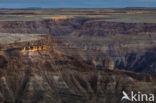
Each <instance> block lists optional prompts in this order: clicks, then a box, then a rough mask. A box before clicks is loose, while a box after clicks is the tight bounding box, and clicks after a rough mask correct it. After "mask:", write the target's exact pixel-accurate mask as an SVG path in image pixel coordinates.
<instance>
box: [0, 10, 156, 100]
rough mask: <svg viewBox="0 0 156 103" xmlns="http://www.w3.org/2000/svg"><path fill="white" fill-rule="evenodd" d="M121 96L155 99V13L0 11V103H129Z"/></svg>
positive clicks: (126, 11) (125, 11)
mask: <svg viewBox="0 0 156 103" xmlns="http://www.w3.org/2000/svg"><path fill="white" fill-rule="evenodd" d="M122 91H126V92H127V93H130V92H131V91H135V92H138V91H140V92H141V93H152V94H156V9H155V8H124V9H1V10H0V103H120V102H121V103H123V102H124V103H129V101H127V100H125V101H121V98H122V96H123V94H122ZM132 103H133V102H132ZM147 103H150V102H148V101H147Z"/></svg>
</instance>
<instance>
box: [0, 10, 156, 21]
mask: <svg viewBox="0 0 156 103" xmlns="http://www.w3.org/2000/svg"><path fill="white" fill-rule="evenodd" d="M79 17H81V18H101V19H102V20H104V21H112V22H128V23H156V8H121V9H113V8H110V9H50V8H49V9H48V8H47V9H37V8H36V9H0V21H36V20H44V19H57V20H58V19H62V18H63V19H64V18H65V19H67V18H79Z"/></svg>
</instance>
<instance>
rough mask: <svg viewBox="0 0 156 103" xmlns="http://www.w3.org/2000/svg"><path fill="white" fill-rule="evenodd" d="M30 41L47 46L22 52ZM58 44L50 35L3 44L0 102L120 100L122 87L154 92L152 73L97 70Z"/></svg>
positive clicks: (116, 102)
mask: <svg viewBox="0 0 156 103" xmlns="http://www.w3.org/2000/svg"><path fill="white" fill-rule="evenodd" d="M31 44H33V45H38V46H41V45H48V46H50V49H48V50H45V49H43V50H40V51H29V50H27V49H26V50H25V51H22V48H23V47H25V46H29V45H31ZM58 45H62V44H61V43H60V42H58V41H57V40H56V39H53V38H51V37H45V39H42V40H38V41H31V42H23V43H16V44H9V45H2V47H1V48H2V49H1V50H2V51H1V53H0V66H1V68H0V103H56V102H57V103H73V102H74V103H108V102H109V103H120V102H121V97H122V91H123V90H124V91H126V92H127V93H130V91H136V92H137V91H140V92H142V93H146V92H147V91H149V93H155V90H156V87H155V86H156V85H155V79H156V77H154V76H150V75H142V74H136V73H131V72H124V71H112V70H108V69H100V68H99V69H97V68H96V67H95V66H94V64H88V63H86V62H85V61H82V60H78V59H76V58H73V57H70V56H67V55H66V53H64V52H62V51H60V50H59V49H57V48H56V46H58ZM68 50H69V49H68ZM106 61H107V60H106ZM107 62H109V61H107ZM2 64H3V65H2ZM128 102H129V101H125V103H128Z"/></svg>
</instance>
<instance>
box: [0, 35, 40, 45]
mask: <svg viewBox="0 0 156 103" xmlns="http://www.w3.org/2000/svg"><path fill="white" fill-rule="evenodd" d="M40 35H41V34H17V33H16V34H12V33H0V44H10V43H17V42H24V41H32V40H39V39H42V37H41V36H40Z"/></svg>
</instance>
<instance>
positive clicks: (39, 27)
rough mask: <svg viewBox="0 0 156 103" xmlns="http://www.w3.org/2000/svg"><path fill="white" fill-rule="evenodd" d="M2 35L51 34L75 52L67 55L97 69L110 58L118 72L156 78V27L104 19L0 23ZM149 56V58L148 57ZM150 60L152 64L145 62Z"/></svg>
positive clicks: (147, 24)
mask: <svg viewBox="0 0 156 103" xmlns="http://www.w3.org/2000/svg"><path fill="white" fill-rule="evenodd" d="M0 32H5V33H39V34H51V35H53V36H55V37H56V38H57V39H58V40H60V41H62V43H63V44H65V45H67V46H68V47H71V48H76V50H74V49H73V52H72V53H70V52H68V51H71V50H68V49H69V48H66V49H62V50H63V51H65V53H66V54H67V55H69V56H74V57H76V58H77V57H78V59H79V58H81V59H83V60H85V61H87V62H88V63H93V64H96V66H97V67H102V66H103V65H104V64H103V62H104V61H105V57H106V55H107V56H108V57H111V58H110V59H113V60H114V62H115V68H117V69H125V70H130V71H135V72H142V73H150V74H153V75H155V74H156V72H155V70H154V68H155V63H154V61H153V60H155V57H156V56H155V55H156V54H155V51H154V50H155V47H156V44H155V40H156V35H155V32H156V24H155V23H121V22H106V21H105V20H104V19H86V18H81V19H78V18H77V19H76V18H75V19H74V18H73V19H64V20H57V21H56V20H43V21H1V22H0ZM61 48H63V47H61ZM82 49H83V50H85V52H82V51H83V50H82ZM60 50H61V49H60ZM79 50H80V51H81V52H79ZM93 52H94V53H93ZM147 54H148V55H150V56H149V57H146V56H147ZM147 58H148V60H149V61H150V62H147V61H144V60H145V59H147ZM143 61H144V62H143ZM144 63H147V64H146V67H145V66H142V65H143V64H144ZM147 68H148V69H147ZM145 69H146V70H145Z"/></svg>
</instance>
